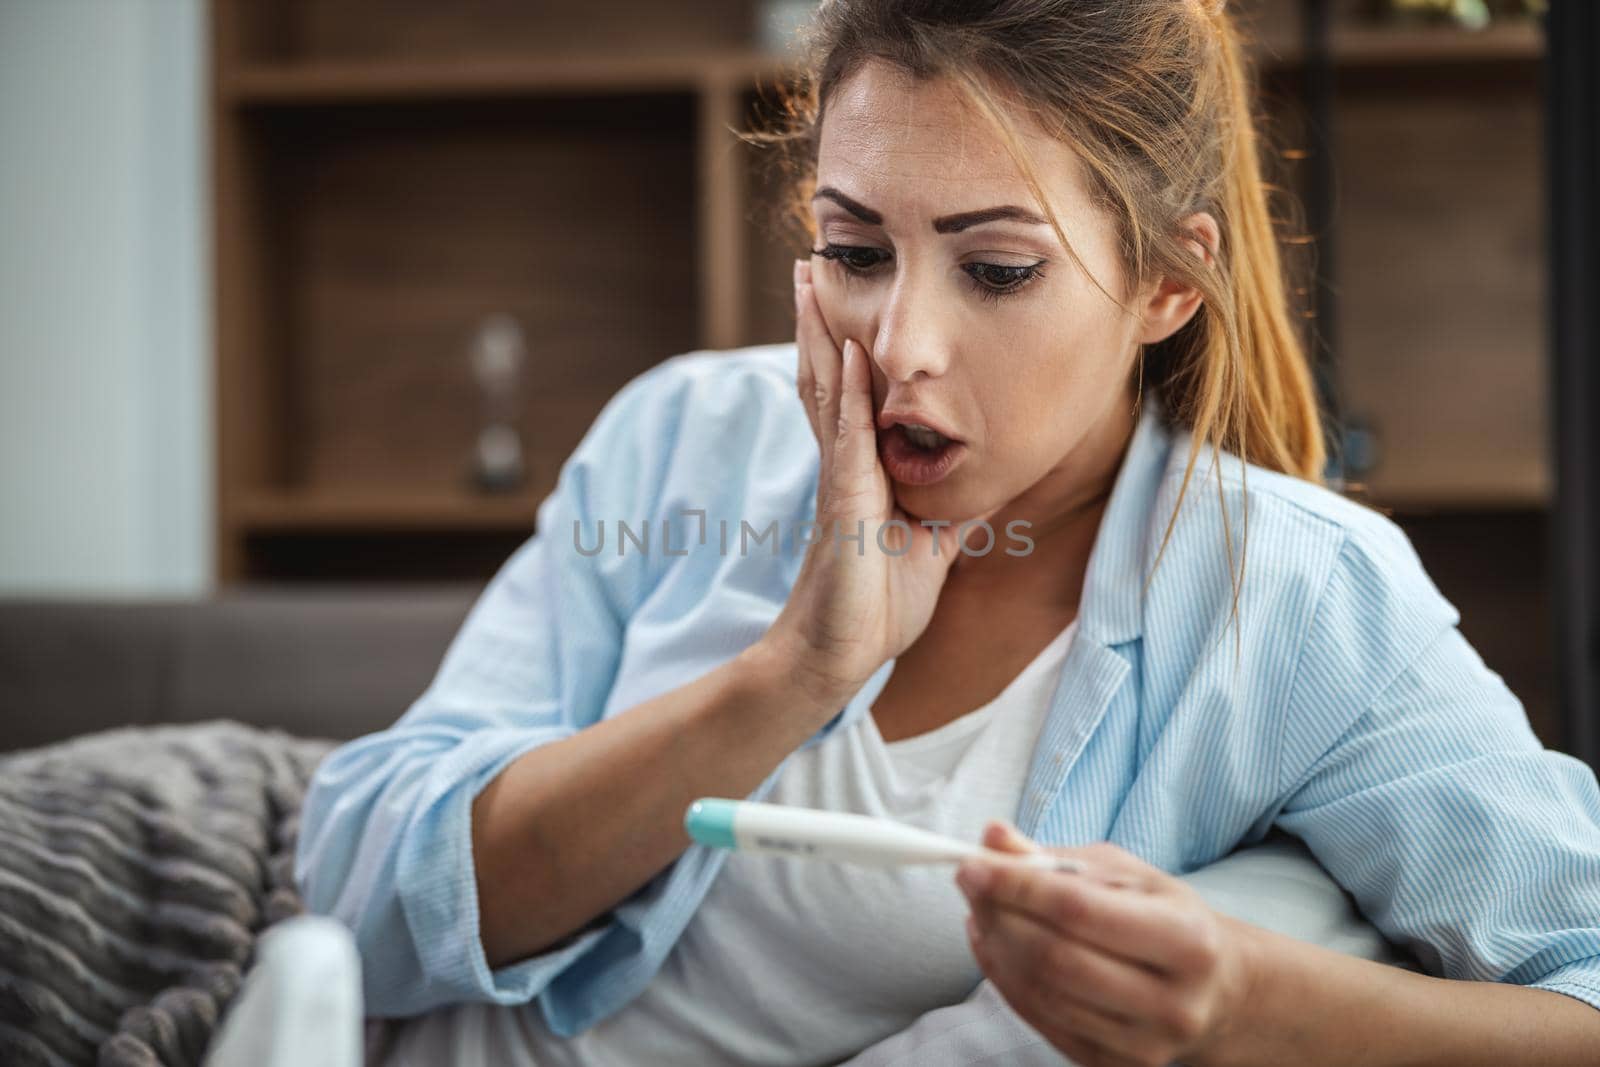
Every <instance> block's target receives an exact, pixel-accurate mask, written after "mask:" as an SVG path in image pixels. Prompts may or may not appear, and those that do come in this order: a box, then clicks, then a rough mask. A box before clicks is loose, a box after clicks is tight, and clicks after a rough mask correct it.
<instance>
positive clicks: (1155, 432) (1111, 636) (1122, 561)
mask: <svg viewBox="0 0 1600 1067" xmlns="http://www.w3.org/2000/svg"><path fill="white" fill-rule="evenodd" d="M1140 409H1141V410H1140V413H1139V421H1138V423H1137V424H1136V425H1135V426H1134V431H1133V437H1132V439H1131V440H1130V441H1129V443H1128V448H1127V451H1126V453H1125V454H1124V456H1123V459H1122V468H1121V469H1120V470H1119V471H1118V472H1117V480H1116V482H1115V483H1114V484H1113V486H1112V488H1111V499H1110V500H1109V501H1107V503H1106V510H1105V512H1104V514H1103V515H1102V516H1101V519H1100V530H1099V532H1098V533H1097V534H1096V535H1095V541H1094V548H1093V549H1092V550H1091V551H1090V553H1089V566H1088V570H1087V571H1086V572H1085V574H1084V580H1083V596H1082V598H1081V600H1080V603H1079V607H1078V618H1079V624H1078V630H1079V633H1080V634H1091V635H1093V636H1094V637H1095V638H1096V639H1097V640H1099V641H1101V642H1103V643H1105V644H1107V645H1114V644H1120V643H1122V642H1125V641H1132V640H1134V639H1135V638H1137V637H1139V636H1140V634H1142V633H1143V631H1144V595H1143V594H1144V582H1145V567H1146V565H1147V562H1148V561H1147V559H1146V557H1147V555H1148V554H1149V547H1150V546H1149V545H1148V544H1147V538H1146V536H1145V533H1146V525H1147V520H1148V518H1149V515H1150V511H1151V508H1152V507H1153V506H1154V502H1155V499H1156V495H1157V492H1158V491H1159V490H1160V487H1161V481H1162V475H1163V474H1164V473H1165V471H1166V466H1167V459H1168V455H1169V453H1170V451H1171V444H1172V434H1171V432H1170V431H1169V430H1168V428H1167V427H1166V425H1165V424H1164V423H1163V421H1162V418H1161V403H1160V397H1159V395H1158V394H1157V393H1156V392H1155V390H1153V389H1151V388H1150V387H1148V386H1147V387H1146V388H1145V391H1144V396H1143V400H1142V401H1141V405H1140Z"/></svg>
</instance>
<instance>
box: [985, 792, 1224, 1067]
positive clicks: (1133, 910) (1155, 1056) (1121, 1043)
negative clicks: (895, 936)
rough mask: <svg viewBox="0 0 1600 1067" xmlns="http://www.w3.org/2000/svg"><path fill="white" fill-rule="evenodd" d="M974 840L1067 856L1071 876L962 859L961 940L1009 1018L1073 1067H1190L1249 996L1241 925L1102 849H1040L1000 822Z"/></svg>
mask: <svg viewBox="0 0 1600 1067" xmlns="http://www.w3.org/2000/svg"><path fill="white" fill-rule="evenodd" d="M984 844H985V845H987V846H988V847H990V848H992V849H997V850H1000V851H1003V852H1033V851H1048V852H1050V853H1052V854H1057V855H1062V856H1068V857H1071V858H1073V859H1075V860H1078V861H1079V862H1080V863H1082V864H1083V865H1084V867H1085V870H1084V872H1083V873H1081V874H1071V873H1062V872H1056V871H1048V870H1041V869H1038V868H1030V867H1025V866H1022V865H1020V864H1014V863H1010V862H1007V861H1006V860H1004V859H995V860H990V859H986V858H985V859H977V860H967V861H965V862H964V863H962V865H961V867H960V869H959V870H958V871H957V874H956V881H957V884H958V885H960V886H961V889H962V891H963V892H964V893H966V895H967V899H968V901H969V903H970V904H971V906H972V914H971V916H969V917H968V920H967V938H968V941H969V943H970V944H971V946H972V951H973V955H974V956H975V957H976V958H977V961H978V965H979V967H981V968H982V970H983V972H984V974H985V975H987V976H988V978H989V980H990V981H992V982H993V983H994V984H995V987H996V988H997V989H998V990H999V991H1000V993H1001V995H1002V996H1004V997H1005V998H1006V1001H1007V1002H1008V1003H1010V1005H1011V1006H1012V1008H1013V1009H1015V1010H1016V1012H1017V1014H1018V1015H1020V1016H1021V1017H1022V1018H1023V1019H1025V1020H1026V1021H1027V1022H1028V1023H1029V1024H1030V1025H1031V1026H1032V1027H1033V1028H1034V1029H1036V1030H1038V1031H1039V1033H1040V1034H1041V1035H1043V1036H1044V1038H1045V1039H1046V1040H1048V1041H1049V1042H1050V1043H1051V1044H1052V1045H1054V1046H1055V1047H1056V1048H1058V1049H1060V1050H1061V1051H1062V1052H1064V1053H1066V1054H1067V1055H1068V1056H1071V1057H1072V1058H1073V1059H1074V1060H1075V1061H1077V1062H1078V1063H1079V1064H1081V1065H1082V1067H1102V1065H1108V1067H1109V1065H1116V1067H1124V1065H1133V1064H1140V1065H1144V1064H1148V1065H1157V1064H1159V1065H1163V1067H1165V1065H1167V1064H1170V1063H1172V1062H1173V1061H1175V1060H1183V1061H1184V1062H1191V1063H1200V1062H1203V1061H1204V1057H1205V1054H1206V1051H1207V1049H1208V1048H1211V1047H1213V1046H1214V1045H1216V1044H1218V1043H1220V1042H1221V1041H1222V1040H1223V1038H1224V1035H1226V1033H1227V1031H1228V1028H1229V1026H1230V1025H1231V1023H1232V1022H1233V1020H1235V1019H1236V1018H1238V1017H1239V1016H1240V1014H1241V1005H1242V1004H1244V1003H1245V1000H1246V998H1247V997H1248V996H1249V991H1250V986H1251V975H1252V972H1253V969H1254V966H1253V963H1252V942H1251V941H1250V939H1249V938H1248V936H1247V929H1248V928H1247V927H1245V926H1244V924H1242V923H1238V922H1236V921H1234V920H1232V919H1229V918H1227V917H1225V916H1222V915H1219V914H1218V913H1216V912H1215V911H1213V910H1212V909H1211V908H1210V907H1209V906H1208V905H1207V904H1206V903H1205V901H1204V900H1202V899H1201V897H1200V896H1199V894H1198V893H1196V892H1195V891H1194V890H1193V889H1191V888H1190V887H1189V886H1187V885H1185V884H1184V883H1183V882H1181V881H1179V880H1178V879H1176V878H1173V877H1172V876H1170V875H1168V874H1166V873H1165V872H1163V871H1160V870H1157V869H1156V868H1154V867H1151V866H1150V865H1149V864H1146V863H1144V862H1143V861H1141V860H1139V859H1138V858H1137V857H1135V856H1133V855H1131V854H1129V853H1128V852H1126V851H1124V850H1122V849H1120V848H1117V847H1116V846H1114V845H1109V844H1097V845H1090V846H1087V847H1083V848H1070V849H1069V848H1058V849H1041V848H1040V847H1039V846H1037V845H1035V844H1034V843H1033V842H1032V841H1030V840H1029V839H1028V838H1027V837H1025V836H1024V835H1023V834H1021V833H1020V832H1019V831H1017V830H1016V829H1015V828H1014V827H1012V826H1011V825H1009V824H1007V823H1000V822H991V823H990V824H989V826H988V828H987V830H986V831H985V834H984Z"/></svg>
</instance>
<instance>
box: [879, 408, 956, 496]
mask: <svg viewBox="0 0 1600 1067" xmlns="http://www.w3.org/2000/svg"><path fill="white" fill-rule="evenodd" d="M878 454H879V455H880V456H882V457H883V467H884V469H885V470H886V471H888V472H889V477H891V478H893V479H894V480H895V481H897V482H903V483H904V484H906V485H932V484H933V483H934V482H937V481H940V480H942V479H943V478H945V477H946V476H948V475H949V473H950V472H951V471H952V470H954V469H955V468H956V465H957V464H958V463H960V462H961V460H962V459H964V458H965V457H966V454H967V446H966V445H965V444H964V443H963V442H961V441H957V440H955V439H954V438H950V437H946V436H944V435H943V434H941V433H939V432H938V431H937V430H934V429H932V428H931V427H927V426H921V425H918V424H914V423H913V424H908V423H895V424H894V425H893V426H891V427H889V428H888V429H886V430H879V431H878Z"/></svg>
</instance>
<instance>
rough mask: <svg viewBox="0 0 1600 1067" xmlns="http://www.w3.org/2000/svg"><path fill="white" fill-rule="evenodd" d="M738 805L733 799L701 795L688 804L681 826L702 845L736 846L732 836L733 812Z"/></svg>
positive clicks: (737, 844)
mask: <svg viewBox="0 0 1600 1067" xmlns="http://www.w3.org/2000/svg"><path fill="white" fill-rule="evenodd" d="M737 807H738V802H737V801H734V800H722V799H719V798H717V797H702V798H701V799H699V800H697V801H695V802H694V803H693V804H690V805H689V810H688V811H687V812H685V813H684V816H683V828H684V829H685V830H687V831H689V836H690V837H692V838H694V839H695V840H696V841H698V842H700V843H701V844H702V845H710V846H711V847H712V848H738V847H739V842H738V840H737V839H736V838H735V837H734V836H733V813H734V811H735V809H736V808H737Z"/></svg>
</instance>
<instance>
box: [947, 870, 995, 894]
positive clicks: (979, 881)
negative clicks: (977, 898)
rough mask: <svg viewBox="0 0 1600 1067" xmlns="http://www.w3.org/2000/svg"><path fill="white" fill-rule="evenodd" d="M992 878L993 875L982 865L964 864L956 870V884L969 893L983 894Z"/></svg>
mask: <svg viewBox="0 0 1600 1067" xmlns="http://www.w3.org/2000/svg"><path fill="white" fill-rule="evenodd" d="M992 877H993V873H992V872H991V871H990V870H989V868H988V866H987V865H986V864H982V863H963V864H962V865H961V866H960V867H959V868H958V869H957V870H956V884H957V885H959V886H961V888H962V889H963V890H964V891H966V892H968V893H981V892H983V891H984V890H985V889H987V888H989V880H990V879H991V878H992Z"/></svg>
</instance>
